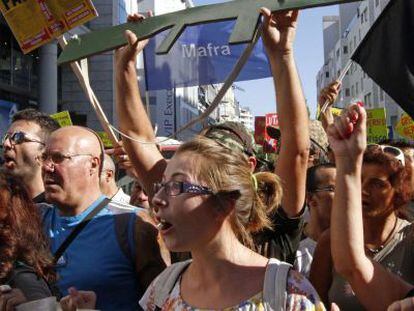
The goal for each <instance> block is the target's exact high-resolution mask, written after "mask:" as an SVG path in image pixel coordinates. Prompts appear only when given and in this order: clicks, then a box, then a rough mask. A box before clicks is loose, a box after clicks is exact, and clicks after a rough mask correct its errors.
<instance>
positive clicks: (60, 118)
mask: <svg viewBox="0 0 414 311" xmlns="http://www.w3.org/2000/svg"><path fill="white" fill-rule="evenodd" d="M50 116H51V117H52V118H53V119H55V121H56V122H57V123H59V125H60V127H64V126H71V125H73V123H72V119H71V118H70V114H69V111H67V110H65V111H61V112H58V113H54V114H51V115H50Z"/></svg>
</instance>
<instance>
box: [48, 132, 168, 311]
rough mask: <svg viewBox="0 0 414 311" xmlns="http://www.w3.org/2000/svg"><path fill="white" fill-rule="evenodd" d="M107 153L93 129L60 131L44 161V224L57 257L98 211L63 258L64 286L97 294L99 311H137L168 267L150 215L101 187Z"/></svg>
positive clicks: (60, 270) (61, 283)
mask: <svg viewBox="0 0 414 311" xmlns="http://www.w3.org/2000/svg"><path fill="white" fill-rule="evenodd" d="M102 157H103V148H102V144H101V142H100V140H99V138H98V136H97V135H96V134H95V133H94V132H92V131H91V130H89V129H86V128H82V127H77V126H70V127H64V128H61V129H59V130H57V131H55V132H54V133H53V134H52V135H51V136H50V138H49V139H48V140H47V142H46V147H45V151H44V153H43V154H42V156H41V160H42V176H43V181H44V186H45V195H46V199H47V201H48V202H50V203H51V204H53V205H52V206H49V207H48V208H46V207H45V206H43V208H42V211H43V225H44V229H45V232H46V233H47V234H48V236H49V238H50V240H51V250H52V252H53V253H54V254H56V252H57V250H58V249H59V247H61V245H62V244H63V243H64V241H65V239H67V237H68V236H69V234H70V233H71V232H72V231H73V230H74V228H75V227H77V225H78V224H79V223H81V222H82V221H84V220H85V218H86V217H87V216H91V214H90V213H91V212H92V211H95V212H96V211H97V214H96V215H95V216H92V217H91V221H90V222H88V223H87V224H86V226H85V227H84V228H83V229H82V230H81V231H80V233H79V234H78V235H77V236H76V237H75V239H74V240H73V241H72V242H71V243H70V244H69V246H68V247H67V248H66V249H65V250H64V251H63V253H62V255H61V256H57V257H58V260H57V272H58V275H59V278H58V287H59V289H60V291H61V292H62V294H63V295H67V294H68V288H69V287H72V286H74V287H76V288H77V289H79V290H89V291H94V292H95V293H96V295H97V305H96V308H97V309H99V310H136V309H137V306H138V300H139V298H140V293H142V292H143V291H144V290H145V289H146V288H147V286H148V285H149V284H150V282H151V281H152V280H153V279H154V277H155V276H157V275H158V274H159V273H160V272H161V271H162V270H163V269H164V267H165V264H164V261H163V260H162V258H161V255H160V249H159V246H158V243H157V232H158V231H157V230H156V228H155V227H154V226H153V225H152V224H150V223H148V222H146V221H144V220H143V217H145V212H144V211H143V210H142V209H135V208H133V207H131V206H130V205H126V204H122V203H118V202H113V201H111V200H109V199H107V198H106V197H105V196H104V195H102V193H101V190H100V188H99V176H100V173H101V170H102V168H101V163H102V162H101V159H102Z"/></svg>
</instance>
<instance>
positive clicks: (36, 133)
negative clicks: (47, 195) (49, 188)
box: [2, 109, 59, 203]
mask: <svg viewBox="0 0 414 311" xmlns="http://www.w3.org/2000/svg"><path fill="white" fill-rule="evenodd" d="M58 128H59V124H58V123H57V122H56V121H55V120H53V119H52V118H51V117H50V116H48V115H46V114H44V113H42V112H39V111H37V110H34V109H25V110H21V111H19V112H17V113H16V114H15V115H14V116H13V119H12V124H11V125H10V127H9V129H8V130H7V132H6V134H5V135H4V137H3V141H2V143H3V157H4V163H3V168H4V169H5V170H6V171H8V172H10V173H11V174H13V175H14V176H17V177H19V178H20V179H21V180H22V182H23V183H24V185H25V186H26V188H27V191H28V193H29V195H30V197H31V198H32V199H33V202H35V203H40V202H44V200H45V199H44V186H43V181H42V174H41V163H40V161H39V157H40V155H41V153H42V152H43V150H44V148H45V142H46V140H47V138H48V137H49V135H50V134H51V133H52V132H53V131H55V130H56V129H58Z"/></svg>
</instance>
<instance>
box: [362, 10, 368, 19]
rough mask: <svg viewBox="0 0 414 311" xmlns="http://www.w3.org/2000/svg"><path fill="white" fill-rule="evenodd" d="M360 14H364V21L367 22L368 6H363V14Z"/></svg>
mask: <svg viewBox="0 0 414 311" xmlns="http://www.w3.org/2000/svg"><path fill="white" fill-rule="evenodd" d="M362 15H363V16H364V20H365V22H368V8H365V10H364V14H362Z"/></svg>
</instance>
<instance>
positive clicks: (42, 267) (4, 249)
mask: <svg viewBox="0 0 414 311" xmlns="http://www.w3.org/2000/svg"><path fill="white" fill-rule="evenodd" d="M55 279H56V276H55V273H54V270H53V264H52V257H51V254H50V253H49V247H48V245H47V242H46V239H45V237H44V235H43V232H42V226H41V220H40V217H39V213H38V210H37V208H36V206H35V205H34V204H33V203H32V200H31V199H30V197H29V195H28V193H27V191H26V189H25V187H24V185H23V183H22V182H20V181H19V180H18V179H17V178H15V177H13V176H11V175H9V174H7V173H6V172H4V171H0V284H3V285H8V286H2V287H0V310H13V308H14V306H16V305H18V304H20V303H23V302H26V301H32V300H38V299H42V298H45V297H49V296H52V292H51V290H50V288H49V285H48V284H52V283H53V282H54V281H55ZM10 288H11V289H10Z"/></svg>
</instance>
